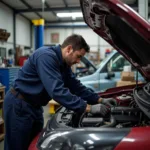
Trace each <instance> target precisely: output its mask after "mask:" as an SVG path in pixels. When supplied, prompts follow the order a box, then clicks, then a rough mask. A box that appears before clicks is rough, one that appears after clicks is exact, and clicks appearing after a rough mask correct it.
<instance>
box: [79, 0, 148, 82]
mask: <svg viewBox="0 0 150 150" xmlns="http://www.w3.org/2000/svg"><path fill="white" fill-rule="evenodd" d="M80 2H81V8H82V12H83V16H84V20H85V22H86V23H87V24H88V25H89V27H91V28H92V29H93V30H94V32H96V33H97V34H98V35H99V36H101V37H102V38H104V39H105V40H106V41H107V42H108V43H110V44H111V45H112V46H113V47H114V48H115V49H116V50H118V51H119V52H120V53H121V54H122V55H123V56H124V57H125V58H126V59H128V60H129V61H130V62H131V64H132V65H133V66H135V67H136V68H137V69H138V70H139V71H140V72H141V74H142V75H143V76H144V77H145V78H146V79H147V80H150V65H149V64H150V59H149V56H150V25H149V23H148V22H146V21H145V20H144V19H143V18H141V17H140V16H139V15H138V14H137V13H136V12H134V11H133V10H132V9H131V8H130V7H129V6H127V5H125V4H123V3H122V2H120V1H118V0H114V1H112V0H80Z"/></svg>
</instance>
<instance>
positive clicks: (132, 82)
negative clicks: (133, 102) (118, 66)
mask: <svg viewBox="0 0 150 150" xmlns="http://www.w3.org/2000/svg"><path fill="white" fill-rule="evenodd" d="M135 84H136V81H118V82H117V85H116V87H119V86H127V85H135ZM138 84H142V82H140V81H139V82H138Z"/></svg>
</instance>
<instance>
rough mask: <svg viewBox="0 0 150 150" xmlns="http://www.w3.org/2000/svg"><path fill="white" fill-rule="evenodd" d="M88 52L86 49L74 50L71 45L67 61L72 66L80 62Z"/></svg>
mask: <svg viewBox="0 0 150 150" xmlns="http://www.w3.org/2000/svg"><path fill="white" fill-rule="evenodd" d="M85 54H86V51H85V49H80V50H75V51H73V49H72V46H71V47H69V49H68V51H67V53H66V57H65V61H66V63H67V64H68V65H69V66H72V65H74V64H77V63H79V62H80V60H81V58H82V57H83V56H84V55H85Z"/></svg>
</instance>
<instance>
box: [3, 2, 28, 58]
mask: <svg viewBox="0 0 150 150" xmlns="http://www.w3.org/2000/svg"><path fill="white" fill-rule="evenodd" d="M0 28H2V29H6V30H7V32H10V34H11V35H10V37H9V38H8V41H7V42H4V43H3V42H1V41H0V47H4V48H6V51H8V50H9V49H13V42H14V41H13V11H12V10H11V9H10V8H8V7H7V6H5V5H4V4H2V3H1V2H0ZM16 45H17V46H18V45H20V46H21V47H22V48H24V46H30V22H29V21H28V20H27V19H25V18H23V17H22V16H20V15H17V16H16ZM6 54H7V52H6ZM7 56H8V55H7Z"/></svg>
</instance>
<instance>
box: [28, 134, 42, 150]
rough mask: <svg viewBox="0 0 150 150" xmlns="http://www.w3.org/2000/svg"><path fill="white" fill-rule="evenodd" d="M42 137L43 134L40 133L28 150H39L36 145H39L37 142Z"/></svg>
mask: <svg viewBox="0 0 150 150" xmlns="http://www.w3.org/2000/svg"><path fill="white" fill-rule="evenodd" d="M40 135H41V133H39V134H38V135H37V136H36V137H35V138H34V139H33V141H32V142H31V144H30V146H29V148H28V150H38V149H37V147H36V143H37V141H38V139H39V137H40Z"/></svg>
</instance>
